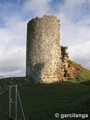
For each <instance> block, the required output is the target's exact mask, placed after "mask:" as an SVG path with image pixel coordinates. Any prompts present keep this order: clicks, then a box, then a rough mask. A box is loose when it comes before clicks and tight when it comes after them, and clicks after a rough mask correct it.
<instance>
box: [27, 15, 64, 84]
mask: <svg viewBox="0 0 90 120" xmlns="http://www.w3.org/2000/svg"><path fill="white" fill-rule="evenodd" d="M59 29H60V23H59V20H58V19H57V17H55V16H43V17H42V18H38V17H36V18H35V19H32V20H31V21H29V22H28V25H27V57H26V76H27V77H30V78H31V79H32V80H34V81H38V82H45V83H50V82H55V81H59V80H61V76H62V72H61V71H60V69H61V67H62V61H61V46H60V32H59Z"/></svg>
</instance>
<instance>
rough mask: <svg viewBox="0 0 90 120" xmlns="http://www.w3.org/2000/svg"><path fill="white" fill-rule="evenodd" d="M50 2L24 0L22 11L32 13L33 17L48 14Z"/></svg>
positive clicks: (48, 0)
mask: <svg viewBox="0 0 90 120" xmlns="http://www.w3.org/2000/svg"><path fill="white" fill-rule="evenodd" d="M51 1H52V0H26V1H25V4H24V6H23V9H24V10H25V11H28V12H33V14H35V16H37V15H38V16H42V15H44V14H49V12H50V6H49V5H50V2H51Z"/></svg>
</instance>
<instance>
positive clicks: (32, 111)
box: [0, 78, 90, 120]
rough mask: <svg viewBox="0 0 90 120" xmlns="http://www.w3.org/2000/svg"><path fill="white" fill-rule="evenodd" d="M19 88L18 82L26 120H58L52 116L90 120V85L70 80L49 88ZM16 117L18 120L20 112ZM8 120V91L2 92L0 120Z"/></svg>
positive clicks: (36, 84) (20, 86)
mask: <svg viewBox="0 0 90 120" xmlns="http://www.w3.org/2000/svg"><path fill="white" fill-rule="evenodd" d="M16 79H18V80H19V79H21V80H22V79H23V80H24V79H26V78H16ZM89 81H90V80H89ZM21 84H22V81H21ZM21 84H20V81H19V85H18V88H19V93H20V96H21V100H22V104H23V108H24V112H25V116H26V120H57V118H55V113H60V114H61V113H62V114H64V113H67V114H68V113H77V114H79V113H82V114H88V115H89V118H88V119H85V120H90V84H83V83H80V82H79V83H78V82H76V83H75V82H73V81H72V80H71V81H68V82H67V81H65V82H59V83H51V84H41V83H29V82H28V83H27V84H26V83H23V85H21ZM18 113H19V117H20V112H18ZM7 118H8V91H5V92H4V93H3V94H1V95H0V120H6V119H7ZM67 120H70V118H69V119H67Z"/></svg>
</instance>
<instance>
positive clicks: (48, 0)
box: [0, 0, 90, 77]
mask: <svg viewBox="0 0 90 120" xmlns="http://www.w3.org/2000/svg"><path fill="white" fill-rule="evenodd" d="M43 15H55V16H57V17H58V18H59V19H60V24H61V25H60V35H61V39H60V43H61V44H62V45H63V46H68V53H69V57H70V59H71V60H73V61H75V62H76V63H79V64H81V65H82V66H84V67H85V68H87V69H90V0H0V75H1V76H3V77H14V76H25V74H26V34H27V31H26V30H27V22H28V21H29V20H31V19H32V18H33V17H34V18H35V17H36V16H39V17H42V16H43Z"/></svg>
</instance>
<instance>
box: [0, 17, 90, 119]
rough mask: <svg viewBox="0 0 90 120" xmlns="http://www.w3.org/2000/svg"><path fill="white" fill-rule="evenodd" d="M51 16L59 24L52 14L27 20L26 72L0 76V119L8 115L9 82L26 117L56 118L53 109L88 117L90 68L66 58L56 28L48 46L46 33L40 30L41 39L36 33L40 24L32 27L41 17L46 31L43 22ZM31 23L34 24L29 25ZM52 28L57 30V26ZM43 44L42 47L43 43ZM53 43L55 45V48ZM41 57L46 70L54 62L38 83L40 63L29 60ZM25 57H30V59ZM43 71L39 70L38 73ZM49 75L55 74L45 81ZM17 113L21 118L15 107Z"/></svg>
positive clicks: (57, 111)
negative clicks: (18, 75) (23, 75)
mask: <svg viewBox="0 0 90 120" xmlns="http://www.w3.org/2000/svg"><path fill="white" fill-rule="evenodd" d="M46 18H47V19H46ZM52 18H53V19H54V20H55V24H54V25H55V26H56V25H57V26H58V25H59V24H58V20H57V19H56V17H53V16H51V17H47V16H44V17H43V18H35V19H33V20H32V22H30V23H29V25H30V24H31V26H32V27H31V28H32V29H33V31H32V34H29V35H30V36H27V37H29V38H31V39H30V40H29V41H28V43H29V44H27V55H29V57H28V58H27V76H26V77H13V78H3V79H0V120H7V119H8V86H9V83H14V84H17V85H18V88H19V92H20V96H21V100H22V104H23V108H24V112H25V116H26V120H56V119H58V118H55V113H59V114H61V113H78V114H79V113H81V114H88V115H89V118H88V119H87V120H90V70H87V69H85V68H84V67H82V66H81V65H80V64H77V63H75V62H73V61H71V60H70V59H69V54H68V52H67V49H68V47H66V46H65V47H64V46H61V45H59V44H60V43H59V33H58V32H57V34H58V37H56V35H55V36H54V37H52V36H51V38H52V40H53V41H51V43H52V45H53V46H54V45H55V46H54V47H55V48H54V47H51V48H50V47H49V45H51V43H48V42H50V41H48V40H47V42H46V39H47V37H46V33H47V35H48V36H49V33H48V32H46V33H45V34H44V35H45V36H44V37H46V38H45V39H44V38H43V40H44V42H43V40H42V39H41V38H42V37H40V36H39V35H41V34H40V33H42V27H41V26H40V27H41V31H37V30H38V29H36V28H38V25H40V24H41V19H42V24H43V21H44V27H45V31H46V30H47V28H48V25H49V24H48V25H47V28H46V26H45V23H47V22H48V23H50V21H52ZM50 19H51V20H50ZM38 20H39V21H38ZM49 20H50V21H49ZM39 22H40V23H39ZM32 23H33V24H34V25H35V26H33V25H32ZM42 24H41V25H42ZM52 24H53V22H52ZM36 25H37V26H36ZM50 27H51V25H50ZM51 28H52V27H51ZM58 28H59V26H58ZM52 29H53V28H52ZM39 30H40V29H39ZM55 30H56V31H58V29H55ZM45 31H44V32H45ZM51 31H53V30H51ZM29 32H30V29H29V28H28V33H29ZM34 32H35V33H36V34H37V33H38V34H39V35H38V37H37V36H36V35H35V33H34ZM44 32H43V33H44ZM34 35H35V36H34ZM51 35H52V34H51ZM41 36H42V35H41ZM39 37H40V39H39ZM56 38H57V39H56ZM49 40H50V39H49ZM31 41H32V42H31ZM30 43H31V44H30ZM36 43H37V44H36ZM40 43H42V44H40ZM53 43H55V44H53ZM44 45H45V48H44V47H43V46H44ZM56 46H58V51H57V47H56ZM39 48H40V49H39ZM46 48H48V49H49V50H52V52H48V49H47V51H45V49H46ZM29 50H31V51H29ZM38 50H39V51H38ZM34 53H35V54H34ZM47 53H48V55H47ZM42 54H43V55H42ZM35 55H36V56H35ZM49 55H50V56H49ZM53 55H54V56H53ZM53 57H54V61H53V62H55V64H53V62H52V61H51V60H53V59H52V58H53ZM44 58H45V59H44ZM57 58H58V59H57ZM43 59H44V60H45V61H44V62H45V66H44V70H45V71H44V72H46V71H47V70H48V68H51V67H52V65H54V66H53V69H50V71H49V74H48V72H47V74H44V75H45V76H42V78H43V77H45V79H43V80H45V83H40V79H41V76H40V75H41V70H42V69H43V64H41V63H39V64H36V65H33V64H34V63H37V61H39V62H40V61H43ZM29 60H31V62H30V61H29ZM47 60H49V61H47ZM59 60H60V61H59ZM57 61H58V62H57ZM51 63H52V64H51ZM56 63H57V64H56ZM49 64H50V65H49ZM48 65H49V66H48ZM59 65H60V66H59ZM58 66H59V67H58ZM54 68H55V69H56V68H58V69H56V70H55V74H54V72H53V74H51V73H52V70H54ZM38 70H39V71H38ZM30 71H32V75H31V76H30V74H29V73H30ZM44 72H43V71H42V75H43V73H44ZM33 73H34V74H33ZM35 73H36V74H35ZM49 75H50V76H49ZM53 75H55V78H54V79H53V81H51V82H54V83H50V81H49V82H48V80H50V79H48V78H50V77H51V78H53V77H54V76H53ZM36 76H39V77H38V79H37V80H35V79H34V78H36ZM46 78H47V79H46ZM56 78H58V79H56ZM46 80H47V82H46ZM46 83H50V84H46ZM18 110H19V108H18ZM18 115H19V116H18V117H19V118H18V120H21V119H20V117H21V116H20V115H21V114H20V110H19V111H18ZM59 119H60V118H59ZM67 120H70V118H69V119H68V118H67Z"/></svg>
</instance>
